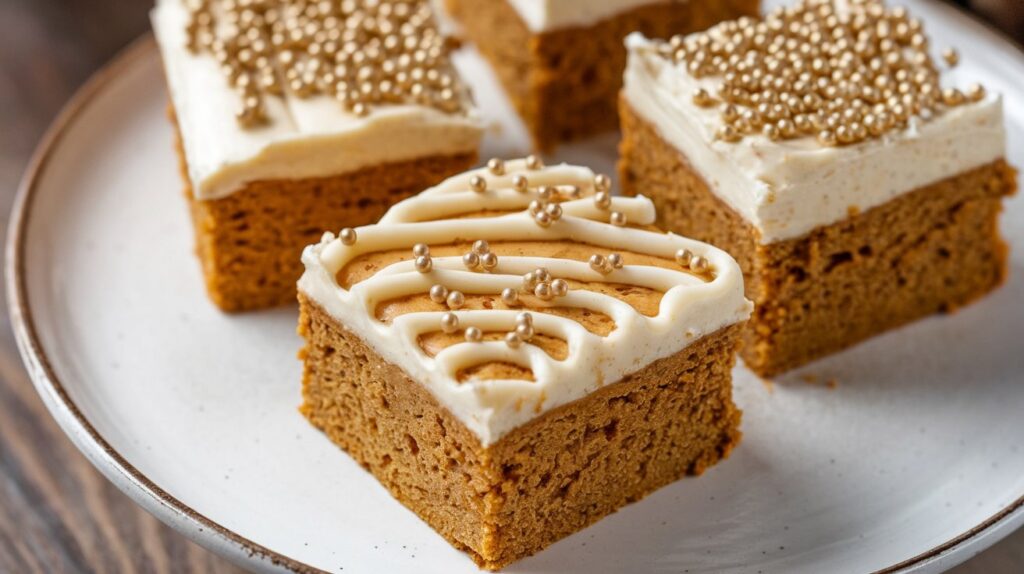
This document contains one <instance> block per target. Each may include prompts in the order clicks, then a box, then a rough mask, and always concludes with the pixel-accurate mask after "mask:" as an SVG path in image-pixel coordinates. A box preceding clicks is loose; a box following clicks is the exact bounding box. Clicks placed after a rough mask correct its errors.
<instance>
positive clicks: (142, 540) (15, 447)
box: [0, 0, 1024, 574]
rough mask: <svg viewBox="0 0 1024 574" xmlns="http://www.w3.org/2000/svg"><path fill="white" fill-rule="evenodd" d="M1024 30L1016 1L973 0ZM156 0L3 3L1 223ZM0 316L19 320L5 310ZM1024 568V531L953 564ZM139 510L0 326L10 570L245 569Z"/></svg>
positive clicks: (4, 538)
mask: <svg viewBox="0 0 1024 574" xmlns="http://www.w3.org/2000/svg"><path fill="white" fill-rule="evenodd" d="M971 1H973V2H976V3H978V4H981V5H983V6H984V7H985V8H986V9H987V10H989V11H990V13H993V14H1000V18H1001V21H1002V22H1003V23H1004V24H1005V25H1006V26H1007V28H1009V29H1011V30H1017V31H1019V32H1020V33H1021V34H1024V25H1022V22H1024V10H1021V8H1020V7H1019V3H1018V0H971ZM149 6H150V2H149V1H147V0H4V1H3V2H2V3H0V231H6V230H4V229H3V227H6V222H7V216H8V214H9V212H10V208H11V202H12V201H13V198H14V191H15V189H16V187H17V182H18V180H19V178H20V176H21V172H22V170H23V169H24V166H25V163H26V162H27V160H28V157H29V155H30V154H31V152H32V149H33V148H34V146H35V145H36V143H37V141H38V139H39V137H40V136H41V135H42V133H43V131H44V130H45V128H46V126H47V124H48V123H49V121H50V120H51V119H52V118H53V116H54V115H55V114H56V112H57V110H58V109H59V108H60V106H61V105H62V104H63V103H64V101H66V99H67V98H68V97H69V96H70V95H71V93H72V92H73V91H74V89H75V88H76V87H77V86H78V85H80V84H81V82H83V81H84V80H85V79H86V78H87V77H88V75H89V74H90V73H92V71H94V70H95V69H96V68H98V67H99V66H100V65H102V64H103V63H104V62H106V61H107V60H108V59H109V58H110V57H112V56H113V55H114V54H115V53H116V52H117V50H118V49H120V48H121V47H123V46H124V45H126V44H127V43H128V42H129V41H131V40H132V39H134V38H135V37H137V36H138V35H140V34H142V33H144V32H145V30H146V29H147V27H148V22H147V19H146V14H147V11H148V9H149ZM0 322H3V323H4V324H5V325H9V318H8V316H7V311H6V307H3V310H2V311H0ZM1022 568H1024V531H1021V532H1018V533H1016V534H1015V535H1013V536H1011V537H1010V538H1009V539H1008V540H1007V541H1005V542H1002V543H1000V544H998V545H997V546H996V547H994V548H993V549H990V550H988V551H987V552H985V553H983V554H981V555H980V556H979V557H977V558H975V559H973V560H971V561H970V562H968V563H967V564H965V565H963V566H961V567H960V568H958V569H957V570H955V573H956V574H975V573H981V572H985V573H986V574H989V573H996V574H998V573H1010V572H1020V571H1021V569H1022ZM237 571H238V570H237V569H236V568H234V567H233V566H231V565H229V564H227V563H226V562H225V561H223V560H222V559H220V558H218V557H216V556H214V555H212V554H210V553H209V552H207V551H205V550H203V549H202V548H200V547H198V546H196V545H195V544H192V543H191V542H189V541H187V540H186V539H185V538H183V537H181V536H179V535H178V534H176V533H175V532H173V531H172V530H170V529H169V528H167V527H165V526H163V525H162V524H160V523H159V522H158V521H157V520H156V519H154V518H153V517H151V516H150V515H149V514H147V513H146V512H144V511H143V510H141V509H140V508H139V507H137V506H136V505H135V504H134V503H132V502H131V501H130V500H129V499H128V498H127V497H125V496H124V495H122V494H121V493H120V492H119V491H117V489H116V488H114V487H113V486H112V485H111V484H110V483H108V482H107V481H106V479H104V478H103V477H102V476H101V475H100V474H99V473H98V472H97V471H96V470H95V469H94V468H93V467H92V466H91V465H90V464H89V462H88V461H86V460H85V458H84V457H83V456H82V455H81V454H80V453H79V452H78V451H77V450H76V449H75V448H74V446H72V444H71V442H70V441H69V440H68V439H67V438H66V437H65V436H64V434H63V433H62V432H61V431H60V429H59V428H58V427H57V425H56V423H55V422H53V420H52V419H51V418H50V416H49V413H47V412H46V409H45V408H44V407H43V405H42V402H41V401H40V399H39V397H38V396H37V395H36V394H35V391H34V390H33V388H32V385H31V383H30V381H29V380H28V377H27V375H26V373H25V371H24V369H23V367H22V365H21V361H20V359H19V358H18V354H17V350H16V348H15V344H14V340H13V336H12V335H11V333H10V329H9V328H3V329H0V572H19V573H21V572H24V573H36V572H39V573H49V572H69V573H71V572H147V573H150V572H153V573H163V572H237Z"/></svg>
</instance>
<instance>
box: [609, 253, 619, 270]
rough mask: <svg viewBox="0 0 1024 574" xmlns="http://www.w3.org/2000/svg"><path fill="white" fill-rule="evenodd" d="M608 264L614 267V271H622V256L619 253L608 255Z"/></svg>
mask: <svg viewBox="0 0 1024 574" xmlns="http://www.w3.org/2000/svg"><path fill="white" fill-rule="evenodd" d="M608 264H609V265H611V266H612V269H622V265H623V263H622V256H621V255H619V254H618V253H612V254H610V255H608Z"/></svg>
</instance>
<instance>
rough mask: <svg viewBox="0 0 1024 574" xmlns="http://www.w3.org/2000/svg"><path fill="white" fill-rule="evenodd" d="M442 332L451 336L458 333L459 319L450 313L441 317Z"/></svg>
mask: <svg viewBox="0 0 1024 574" xmlns="http://www.w3.org/2000/svg"><path fill="white" fill-rule="evenodd" d="M441 330H442V331H444V332H445V333H448V334H449V335H450V334H452V333H454V332H456V331H458V330H459V317H458V316H457V315H455V313H452V312H450V311H449V312H448V313H445V314H444V315H441Z"/></svg>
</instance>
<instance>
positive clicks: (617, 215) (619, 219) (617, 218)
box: [608, 211, 626, 227]
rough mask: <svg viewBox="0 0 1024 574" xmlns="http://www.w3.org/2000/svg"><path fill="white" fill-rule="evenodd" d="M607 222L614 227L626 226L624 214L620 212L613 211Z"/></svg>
mask: <svg viewBox="0 0 1024 574" xmlns="http://www.w3.org/2000/svg"><path fill="white" fill-rule="evenodd" d="M608 222H609V223H611V224H612V225H614V226H616V227H622V226H624V225H626V214H625V213H622V212H621V211H613V212H612V213H611V215H609V216H608Z"/></svg>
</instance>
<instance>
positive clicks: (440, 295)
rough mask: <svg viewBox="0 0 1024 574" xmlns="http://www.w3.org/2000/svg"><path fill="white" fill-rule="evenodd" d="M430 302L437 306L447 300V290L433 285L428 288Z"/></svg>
mask: <svg viewBox="0 0 1024 574" xmlns="http://www.w3.org/2000/svg"><path fill="white" fill-rule="evenodd" d="M430 300H431V301H433V302H434V303H437V304H439V305H441V304H443V303H444V302H445V301H447V300H448V288H447V287H445V286H444V285H434V286H433V287H431V288H430Z"/></svg>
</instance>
